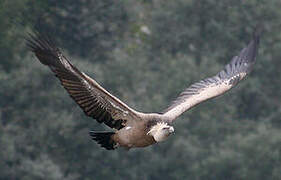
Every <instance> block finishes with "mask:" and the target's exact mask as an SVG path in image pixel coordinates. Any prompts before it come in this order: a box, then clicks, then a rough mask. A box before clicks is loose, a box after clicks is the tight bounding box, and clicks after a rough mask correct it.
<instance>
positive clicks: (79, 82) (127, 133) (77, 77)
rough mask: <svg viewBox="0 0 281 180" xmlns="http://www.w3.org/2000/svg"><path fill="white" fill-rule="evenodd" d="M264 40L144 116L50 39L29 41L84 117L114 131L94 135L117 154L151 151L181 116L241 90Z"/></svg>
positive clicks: (30, 38)
mask: <svg viewBox="0 0 281 180" xmlns="http://www.w3.org/2000/svg"><path fill="white" fill-rule="evenodd" d="M259 38H260V33H258V32H257V31H255V32H254V34H253V38H252V40H251V41H250V43H249V44H248V45H247V47H245V48H244V49H242V50H241V51H240V53H239V54H238V55H237V56H234V57H233V58H232V60H231V61H230V63H229V64H227V65H226V66H225V67H224V69H223V70H222V71H220V72H219V73H218V74H216V75H215V76H212V77H209V78H206V79H203V80H201V81H199V82H197V83H194V84H192V85H191V86H189V87H188V88H186V89H185V90H184V91H183V92H182V93H181V94H180V95H179V96H178V97H177V98H176V99H175V100H174V101H173V102H172V103H171V104H170V106H168V108H167V109H165V110H164V111H163V112H161V113H143V112H138V111H136V110H134V109H132V108H130V107H129V106H128V105H126V104H125V103H123V102H122V101H121V100H119V99H118V98H117V97H115V96H113V95H112V94H110V93H109V92H108V91H106V90H105V89H104V88H103V87H102V86H101V85H99V84H98V83H97V82H96V81H95V80H94V79H92V78H90V77H89V76H88V75H86V74H85V73H84V72H82V71H79V70H78V69H77V68H76V67H75V66H74V65H73V64H71V62H70V61H69V60H68V58H66V57H65V56H64V55H63V54H62V51H61V50H60V49H59V48H58V47H57V46H56V44H55V43H54V41H53V40H52V39H51V38H50V36H48V35H46V34H44V33H40V32H39V31H35V32H34V33H32V34H31V33H30V34H29V36H28V37H27V39H26V40H27V46H28V47H29V49H30V50H31V51H32V52H33V53H34V54H35V56H36V57H37V59H38V60H39V61H40V62H41V63H42V64H44V65H46V66H48V67H49V68H50V69H51V71H52V72H53V73H54V74H55V76H56V77H57V78H58V79H59V80H60V82H61V85H62V86H63V87H64V88H65V89H66V91H67V92H68V94H69V95H70V97H71V98H72V99H73V100H74V101H75V102H76V103H77V104H78V105H79V106H80V108H81V109H82V110H83V111H84V113H85V114H86V115H87V116H89V117H92V118H94V119H95V120H97V121H98V122H99V123H104V124H106V125H107V126H109V127H110V128H112V129H114V130H112V131H102V132H97V131H90V133H89V134H90V136H91V137H92V139H93V140H95V141H97V143H98V144H100V145H101V146H102V147H104V148H105V149H107V150H114V149H116V148H118V147H124V148H126V149H130V148H137V147H146V146H149V145H152V144H155V143H158V142H161V141H164V140H166V139H167V138H168V137H169V135H170V134H173V133H174V127H173V126H172V125H171V124H172V123H173V122H174V120H175V119H176V118H177V117H178V116H180V115H181V114H182V113H184V112H185V111H187V110H189V109H190V108H192V107H194V106H195V105H197V104H199V103H201V102H203V101H206V100H208V99H211V98H214V97H216V96H219V95H222V94H224V93H225V92H227V91H228V90H230V89H231V88H233V87H234V86H236V85H237V83H238V82H239V81H241V80H242V79H244V78H245V76H246V75H247V74H249V73H250V71H251V70H252V69H253V65H254V64H255V61H256V55H257V51H258V44H259Z"/></svg>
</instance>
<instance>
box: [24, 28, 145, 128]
mask: <svg viewBox="0 0 281 180" xmlns="http://www.w3.org/2000/svg"><path fill="white" fill-rule="evenodd" d="M27 45H28V47H29V48H30V49H31V51H32V52H33V53H34V54H35V55H36V57H37V58H38V60H39V61H40V62H41V63H42V64H44V65H47V66H49V68H50V69H51V70H52V71H53V72H54V74H55V75H56V77H57V78H58V79H59V80H60V82H61V84H62V86H63V87H64V88H65V89H66V90H67V92H68V93H69V95H70V96H71V97H72V98H73V99H74V101H75V102H76V103H77V104H78V105H79V106H80V107H81V108H82V109H83V111H84V112H85V114H86V115H88V116H90V117H92V118H94V119H96V120H97V121H98V122H100V123H105V124H106V125H108V126H109V127H111V128H115V129H121V128H122V127H124V126H125V123H126V122H128V121H136V120H140V116H141V115H142V113H140V112H137V111H135V110H133V109H131V108H130V107H128V106H127V105H126V104H125V103H123V102H122V101H120V100H119V99H118V98H116V97H114V96H113V95H111V94H110V93H109V92H107V91H106V90H105V89H104V88H102V87H101V86H100V85H99V84H98V83H97V82H96V81H95V80H94V79H92V78H90V77H89V76H87V75H86V74H85V73H83V72H80V71H79V70H78V69H77V68H76V67H74V66H73V65H72V64H71V63H70V62H69V61H68V60H67V59H66V57H64V56H63V55H62V53H61V52H60V50H59V49H58V48H57V47H56V46H55V43H54V42H53V41H52V40H51V38H50V37H49V36H47V35H43V34H40V33H39V32H37V33H35V35H31V34H30V36H29V37H28V38H27Z"/></svg>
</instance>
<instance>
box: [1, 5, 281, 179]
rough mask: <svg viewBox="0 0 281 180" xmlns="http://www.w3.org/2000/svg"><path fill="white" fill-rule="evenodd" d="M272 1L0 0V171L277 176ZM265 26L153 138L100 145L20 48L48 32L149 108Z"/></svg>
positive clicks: (117, 90) (50, 175) (217, 65)
mask: <svg viewBox="0 0 281 180" xmlns="http://www.w3.org/2000/svg"><path fill="white" fill-rule="evenodd" d="M280 8H281V1H279V0H271V1H266V0H250V1H242V0H232V1H223V0H205V1H197V0H175V1H167V0H162V1H160V0H151V1H148V0H142V1H140V0H130V1H128V0H123V1H114V0H104V1H99V0H81V1H76V0H61V1H55V0H43V1H32V0H13V1H8V0H0V29H1V31H0V49H1V53H0V59H1V61H0V147H1V148H0V167H1V168H0V179H14V180H25V179H26V180H27V179H28V180H32V179H65V180H72V179H86V180H87V179H113V180H114V179H142V180H143V179H146V180H150V179H151V180H152V179H153V180H157V179H196V180H205V179H206V180H209V179H216V180H226V179H227V180H229V179H235V180H237V179H248V180H259V179H260V180H264V179H273V180H277V179H281V173H280V169H281V118H280V117H281V101H280V97H281V91H280V89H281V70H280V67H281V62H280V59H281V51H280V48H281V32H280V29H281V21H280V19H281V11H280ZM260 23H261V24H263V26H264V29H265V30H264V33H263V35H262V38H261V43H260V49H259V54H258V57H257V63H256V65H255V67H254V70H253V72H252V73H251V74H250V75H249V77H248V78H247V79H246V80H244V81H243V82H241V83H240V84H239V85H238V86H237V87H236V88H234V89H233V90H231V92H229V93H227V94H225V95H223V96H221V97H218V98H215V99H212V100H210V101H208V102H206V103H203V104H200V105H199V106H197V107H195V108H193V109H192V110H191V111H189V112H186V113H185V114H184V115H183V116H181V117H180V118H179V119H178V120H177V121H176V122H175V124H174V127H175V131H176V134H175V135H173V136H171V137H169V139H168V140H167V141H166V142H163V143H159V144H157V145H154V146H151V147H148V148H143V149H133V150H130V151H128V152H127V151H125V150H122V149H119V150H115V151H106V150H104V149H102V148H100V147H99V145H97V144H96V143H95V142H94V141H92V140H91V139H90V137H89V136H88V131H89V130H104V129H107V127H106V126H104V125H100V124H99V123H97V122H95V121H94V120H93V119H91V118H88V117H86V116H85V115H84V114H83V112H82V111H81V109H80V108H79V107H78V106H77V105H76V104H75V103H74V102H73V101H72V100H71V98H69V97H68V95H67V93H66V91H65V90H64V89H63V88H62V87H61V86H60V83H59V81H58V80H57V79H56V78H55V77H54V76H53V75H52V73H50V71H49V69H47V68H46V67H44V66H43V65H41V64H40V63H39V62H38V61H37V60H36V58H35V57H34V56H33V55H32V53H31V52H29V51H28V49H27V48H26V46H25V40H24V37H25V36H26V34H27V33H28V32H32V30H33V29H34V28H40V29H41V30H42V31H45V32H48V33H49V34H51V35H52V37H53V38H54V39H55V40H56V42H57V44H58V46H59V47H60V48H61V49H62V51H63V52H64V54H65V55H66V56H67V57H68V58H69V59H70V61H71V62H73V64H74V65H75V66H77V67H78V68H79V69H80V70H82V71H84V72H86V73H87V74H89V75H90V76H91V77H92V78H94V79H96V80H97V81H98V82H99V83H101V84H102V86H103V87H105V88H106V89H107V90H108V91H110V92H111V93H112V94H114V95H115V96H117V97H119V98H120V99H121V100H122V101H124V102H126V103H127V104H129V105H130V106H131V107H133V108H136V109H137V110H140V111H144V112H159V111H161V110H163V109H164V108H166V107H167V106H168V104H169V103H170V102H171V101H172V100H173V99H174V98H175V97H177V95H178V94H179V93H180V92H181V91H182V90H183V89H184V88H186V87H187V86H189V85H190V84H191V83H194V82H197V81H199V80H201V79H203V78H205V77H208V76H211V75H214V74H216V73H217V72H218V71H219V70H221V69H222V67H223V66H224V65H225V64H226V63H228V62H229V61H230V60H231V58H232V57H233V56H235V55H236V54H237V53H238V52H239V51H240V50H241V49H242V48H243V47H245V46H246V44H247V43H248V42H249V41H250V39H251V36H252V35H251V34H252V32H253V30H254V27H255V26H256V25H257V24H260Z"/></svg>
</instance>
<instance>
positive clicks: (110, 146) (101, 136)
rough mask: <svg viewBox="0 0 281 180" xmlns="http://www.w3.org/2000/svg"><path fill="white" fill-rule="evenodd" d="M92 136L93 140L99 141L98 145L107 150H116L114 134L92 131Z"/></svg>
mask: <svg viewBox="0 0 281 180" xmlns="http://www.w3.org/2000/svg"><path fill="white" fill-rule="evenodd" d="M89 134H90V136H92V139H93V140H95V141H97V143H98V144H100V145H101V147H104V148H105V149H107V150H114V149H116V145H117V144H116V143H115V142H114V141H113V139H112V138H111V137H112V135H114V134H115V133H114V132H95V131H90V132H89Z"/></svg>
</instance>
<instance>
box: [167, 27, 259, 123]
mask: <svg viewBox="0 0 281 180" xmlns="http://www.w3.org/2000/svg"><path fill="white" fill-rule="evenodd" d="M259 34H260V33H259V32H257V30H256V32H255V33H254V38H253V40H252V41H251V42H250V43H249V44H248V46H247V47H246V48H244V49H242V50H241V52H240V53H239V55H238V56H235V57H233V58H232V60H231V62H230V63H229V64H227V65H226V66H225V68H224V69H223V70H222V71H220V72H219V73H218V74H217V75H215V76H213V77H210V78H207V79H204V80H201V81H199V82H197V83H194V84H192V85H191V86H190V87H188V88H187V89H185V90H184V91H183V92H182V93H181V94H180V95H179V97H178V98H177V99H176V100H175V101H173V102H172V104H171V105H170V106H169V107H168V108H167V109H166V110H164V112H163V114H162V115H163V116H164V117H165V119H167V121H169V122H172V121H173V120H175V119H176V118H177V117H178V116H180V115H181V114H182V113H183V112H185V111H187V110H188V109H190V108H192V107H194V106H195V105H197V104H199V103H201V102H203V101H206V100H208V99H210V98H213V97H216V96H219V95H222V94H223V93H225V92H226V91H228V90H230V89H231V88H233V87H234V86H236V85H237V83H238V82H239V81H241V80H242V79H243V78H244V77H245V76H246V75H247V74H248V73H249V72H250V71H251V70H252V69H253V65H254V63H255V61H256V54H257V51H258V44H259V36H260V35H259Z"/></svg>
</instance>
